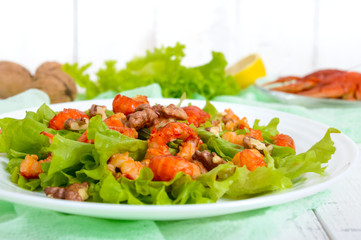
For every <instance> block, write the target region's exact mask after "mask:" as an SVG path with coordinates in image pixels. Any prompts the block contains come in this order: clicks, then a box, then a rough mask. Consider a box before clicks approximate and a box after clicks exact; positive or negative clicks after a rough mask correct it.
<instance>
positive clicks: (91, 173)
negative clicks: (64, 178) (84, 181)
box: [77, 116, 148, 180]
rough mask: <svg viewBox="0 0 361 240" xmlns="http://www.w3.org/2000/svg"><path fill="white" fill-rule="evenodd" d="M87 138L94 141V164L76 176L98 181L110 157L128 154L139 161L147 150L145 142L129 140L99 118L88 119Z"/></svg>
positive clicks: (105, 169) (104, 172)
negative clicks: (84, 176)
mask: <svg viewBox="0 0 361 240" xmlns="http://www.w3.org/2000/svg"><path fill="white" fill-rule="evenodd" d="M87 137H88V139H94V151H93V156H94V159H95V163H94V165H93V166H92V167H86V168H83V169H81V170H80V171H78V172H77V175H78V176H80V175H82V174H85V175H86V176H88V177H90V178H92V179H96V180H100V179H101V178H102V177H103V175H104V174H106V173H107V172H108V171H107V161H108V159H109V158H110V157H111V156H112V155H114V154H116V153H124V152H129V156H130V157H132V158H133V159H134V160H136V161H140V160H143V159H144V156H145V153H146V151H147V148H148V143H147V141H143V140H139V139H134V138H130V137H127V136H124V135H122V134H120V133H119V132H117V131H114V130H111V129H109V128H108V127H107V125H106V124H105V123H104V122H103V121H102V119H101V117H100V116H96V117H93V118H91V119H90V121H89V127H88V131H87Z"/></svg>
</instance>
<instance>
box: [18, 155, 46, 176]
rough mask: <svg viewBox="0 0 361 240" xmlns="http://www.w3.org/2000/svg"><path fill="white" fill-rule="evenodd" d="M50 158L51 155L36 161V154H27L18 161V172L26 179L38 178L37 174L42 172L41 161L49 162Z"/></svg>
mask: <svg viewBox="0 0 361 240" xmlns="http://www.w3.org/2000/svg"><path fill="white" fill-rule="evenodd" d="M51 159H52V155H50V156H49V157H48V158H47V159H45V160H40V161H38V156H36V155H29V154H27V155H26V156H25V159H24V160H23V161H22V162H21V163H20V174H21V175H22V176H24V177H26V178H28V179H30V178H38V177H39V174H40V173H42V172H43V170H42V169H41V163H43V162H50V161H51Z"/></svg>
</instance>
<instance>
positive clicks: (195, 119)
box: [182, 106, 211, 127]
mask: <svg viewBox="0 0 361 240" xmlns="http://www.w3.org/2000/svg"><path fill="white" fill-rule="evenodd" d="M182 109H183V110H184V111H185V112H186V113H187V116H188V120H187V121H188V123H189V124H192V123H193V124H194V126H195V127H199V125H200V124H202V123H205V122H207V120H208V119H210V118H211V115H209V114H208V113H206V112H205V111H203V110H202V109H200V108H199V107H197V106H187V107H182Z"/></svg>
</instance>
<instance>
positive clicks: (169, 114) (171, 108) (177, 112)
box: [161, 104, 188, 120]
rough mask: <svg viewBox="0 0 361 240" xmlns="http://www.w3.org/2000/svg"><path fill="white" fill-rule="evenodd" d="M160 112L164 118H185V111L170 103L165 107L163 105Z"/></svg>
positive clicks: (186, 116) (186, 117)
mask: <svg viewBox="0 0 361 240" xmlns="http://www.w3.org/2000/svg"><path fill="white" fill-rule="evenodd" d="M161 113H162V114H163V117H165V118H175V119H177V120H187V119H188V115H187V113H186V112H185V111H184V110H183V109H182V108H180V107H177V106H176V105H174V104H170V105H168V106H167V107H163V108H162V111H161Z"/></svg>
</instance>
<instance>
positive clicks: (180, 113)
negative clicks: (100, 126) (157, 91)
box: [127, 104, 188, 129]
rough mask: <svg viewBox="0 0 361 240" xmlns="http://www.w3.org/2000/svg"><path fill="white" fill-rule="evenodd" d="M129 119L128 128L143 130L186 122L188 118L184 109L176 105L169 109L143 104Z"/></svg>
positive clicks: (168, 107)
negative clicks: (177, 121)
mask: <svg viewBox="0 0 361 240" xmlns="http://www.w3.org/2000/svg"><path fill="white" fill-rule="evenodd" d="M127 118H128V123H127V125H128V127H131V128H135V129H142V128H145V127H151V126H154V125H155V126H156V127H159V126H164V125H165V124H166V123H169V122H174V121H175V120H186V119H187V118H188V116H187V114H186V112H185V111H184V110H183V109H182V108H179V107H176V106H175V105H174V104H170V105H169V106H167V107H164V106H162V105H159V104H156V105H154V106H152V107H151V106H150V105H149V104H141V105H139V106H138V107H137V108H136V109H135V112H134V113H132V114H129V115H128V116H127Z"/></svg>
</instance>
